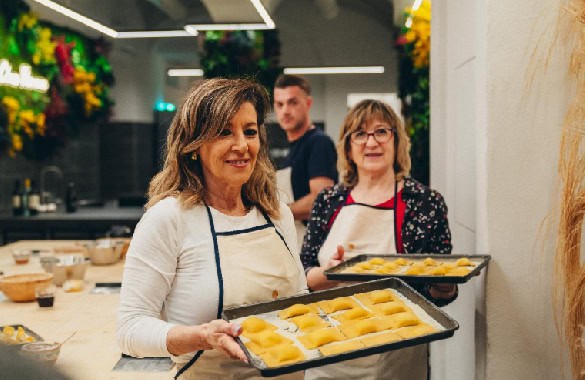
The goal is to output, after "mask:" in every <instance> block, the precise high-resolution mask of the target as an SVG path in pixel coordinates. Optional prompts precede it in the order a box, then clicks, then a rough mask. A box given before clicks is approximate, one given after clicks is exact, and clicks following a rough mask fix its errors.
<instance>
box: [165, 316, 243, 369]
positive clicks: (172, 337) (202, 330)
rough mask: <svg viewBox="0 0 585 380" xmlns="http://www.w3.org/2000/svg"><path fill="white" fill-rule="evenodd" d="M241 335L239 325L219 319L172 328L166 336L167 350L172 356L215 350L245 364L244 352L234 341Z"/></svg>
mask: <svg viewBox="0 0 585 380" xmlns="http://www.w3.org/2000/svg"><path fill="white" fill-rule="evenodd" d="M241 333H242V327H241V326H240V325H237V324H234V323H229V322H226V321H224V320H219V319H218V320H215V321H211V322H209V323H204V324H201V325H197V326H174V327H172V328H171V329H170V330H169V332H168V334H167V350H168V351H169V353H171V354H173V355H183V354H186V353H189V352H194V351H199V350H212V349H215V350H218V351H220V352H222V353H224V354H225V355H227V356H228V357H230V358H232V359H239V360H242V361H244V362H246V363H247V362H248V359H247V358H246V355H245V354H244V351H242V349H241V348H240V346H239V345H238V343H237V342H236V340H235V339H234V338H236V337H238V336H240V334H241Z"/></svg>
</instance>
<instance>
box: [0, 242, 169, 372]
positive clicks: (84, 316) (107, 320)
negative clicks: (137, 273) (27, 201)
mask: <svg viewBox="0 0 585 380" xmlns="http://www.w3.org/2000/svg"><path fill="white" fill-rule="evenodd" d="M74 244H75V242H74V241H71V240H68V241H47V240H44V241H20V242H17V243H13V244H9V245H7V246H4V247H0V271H4V274H5V275H10V274H16V273H25V272H37V271H40V272H44V271H43V269H42V267H41V265H40V261H39V257H38V256H33V257H31V259H30V262H29V263H28V264H23V265H17V264H15V263H14V260H13V259H12V255H11V250H12V249H14V248H31V249H41V250H42V249H47V248H51V247H55V246H67V245H74ZM122 273H123V262H119V263H117V264H114V265H110V266H93V265H90V266H89V267H88V269H87V272H86V275H85V287H84V289H83V291H81V292H77V293H66V292H65V291H63V288H61V287H58V288H57V294H56V296H55V305H54V307H52V308H39V306H38V304H37V303H36V302H27V303H15V302H12V301H10V300H8V299H6V298H5V297H4V294H2V293H0V297H1V298H2V299H1V300H0V325H8V324H22V325H24V326H26V327H28V328H29V329H31V330H32V331H34V332H36V333H37V334H39V335H40V336H41V337H43V339H45V340H54V341H58V342H59V341H63V340H64V339H66V338H67V337H68V336H70V335H71V334H72V333H73V332H77V333H76V334H75V336H74V337H73V338H71V340H69V341H68V342H67V343H65V344H64V345H63V346H62V347H61V353H60V355H59V359H58V360H57V363H56V364H55V367H56V368H57V369H58V370H60V371H62V372H63V373H65V374H66V375H68V376H70V377H71V378H72V379H81V380H85V379H88V380H89V379H91V380H93V379H95V380H103V379H120V380H126V379H140V380H148V379H171V378H172V376H173V374H174V372H175V370H174V369H173V370H171V371H170V372H113V371H112V368H113V367H114V365H115V364H116V363H117V362H118V359H119V358H120V355H121V352H120V349H119V348H118V345H117V344H116V340H115V330H116V313H117V309H118V303H119V298H120V295H119V294H90V293H89V291H90V290H91V289H93V288H94V286H95V283H96V282H121V281H122Z"/></svg>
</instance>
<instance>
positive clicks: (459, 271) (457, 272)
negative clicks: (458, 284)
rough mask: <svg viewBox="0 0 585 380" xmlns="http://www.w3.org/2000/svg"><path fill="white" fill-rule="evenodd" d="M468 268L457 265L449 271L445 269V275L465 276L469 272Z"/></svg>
mask: <svg viewBox="0 0 585 380" xmlns="http://www.w3.org/2000/svg"><path fill="white" fill-rule="evenodd" d="M469 272H470V270H469V269H467V268H465V267H459V268H455V269H451V270H449V271H447V275H448V276H461V277H463V276H467V275H468V274H469Z"/></svg>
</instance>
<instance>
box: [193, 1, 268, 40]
mask: <svg viewBox="0 0 585 380" xmlns="http://www.w3.org/2000/svg"><path fill="white" fill-rule="evenodd" d="M250 2H251V3H252V5H253V6H254V8H256V12H258V14H259V15H260V17H262V20H263V21H264V24H259V23H239V24H236V23H232V24H190V25H185V30H186V31H187V32H189V33H191V34H193V35H197V31H199V30H201V31H205V30H266V29H274V28H275V27H276V24H274V21H273V20H272V18H270V15H269V14H268V11H266V8H264V5H262V3H261V2H260V0H250Z"/></svg>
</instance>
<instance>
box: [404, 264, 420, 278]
mask: <svg viewBox="0 0 585 380" xmlns="http://www.w3.org/2000/svg"><path fill="white" fill-rule="evenodd" d="M404 273H405V274H408V275H411V276H420V275H421V274H425V269H424V268H422V267H419V266H411V267H410V268H408V269H407V270H406V272H404Z"/></svg>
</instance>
